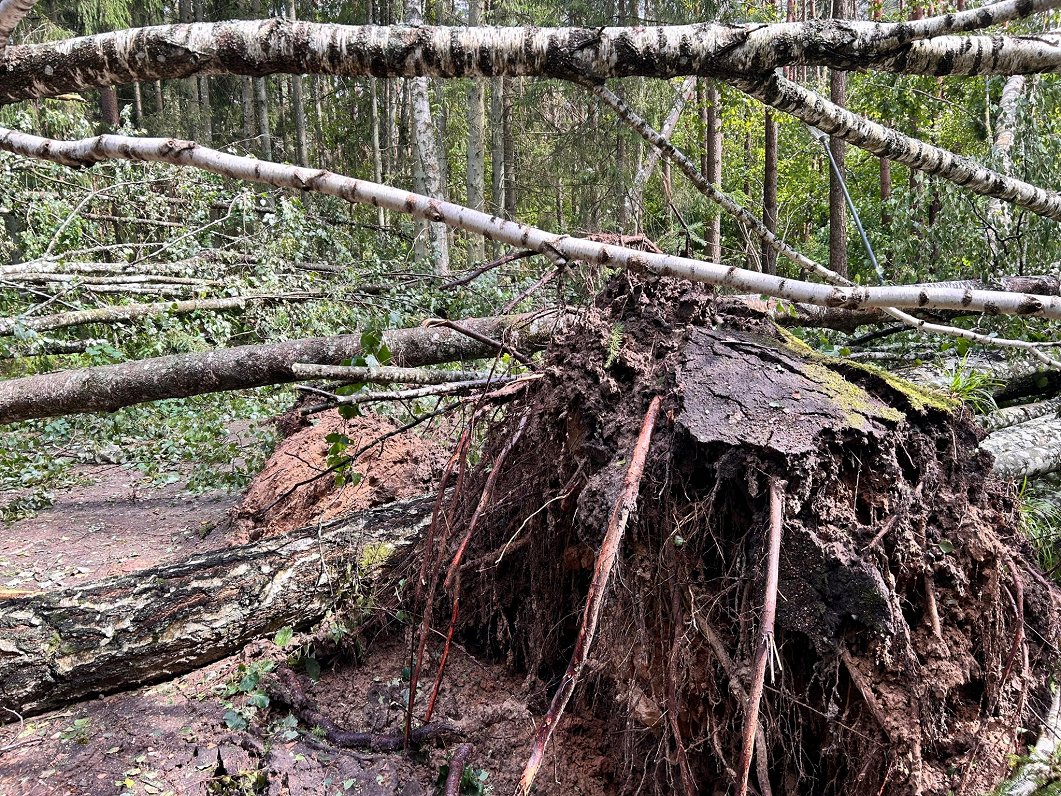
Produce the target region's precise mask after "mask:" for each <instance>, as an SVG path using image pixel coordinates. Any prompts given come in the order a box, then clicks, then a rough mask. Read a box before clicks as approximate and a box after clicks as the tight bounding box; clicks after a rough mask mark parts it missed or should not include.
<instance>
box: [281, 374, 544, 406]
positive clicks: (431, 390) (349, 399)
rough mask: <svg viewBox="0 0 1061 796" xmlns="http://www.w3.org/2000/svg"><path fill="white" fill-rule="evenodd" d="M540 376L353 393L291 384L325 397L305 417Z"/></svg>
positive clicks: (499, 377) (296, 387)
mask: <svg viewBox="0 0 1061 796" xmlns="http://www.w3.org/2000/svg"><path fill="white" fill-rule="evenodd" d="M536 378H540V376H538V375H537V374H533V373H531V374H524V375H522V376H492V377H489V378H485V379H473V380H472V381H454V382H450V383H448V384H432V385H430V386H428V387H417V388H415V389H411V390H395V391H394V392H362V393H355V394H354V395H336V394H334V393H330V392H328V391H326V390H321V389H318V388H317V387H312V386H310V385H308V384H298V385H295V389H296V390H301V391H303V392H311V393H314V394H315V395H322V396H324V397H326V398H327V399H328V401H327V402H326V403H323V404H314V405H313V406H307V407H306V408H305V409H303V410H301V414H302V415H303V416H309V415H314V414H317V413H318V412H323V411H325V410H328V409H332V408H334V407H336V406H360V405H361V404H368V403H378V402H380V401H410V400H414V399H417V398H430V397H432V396H435V395H454V394H456V393H462V392H467V391H469V390H476V389H479V388H480V387H496V386H500V385H505V384H512V383H513V382H516V381H527V380H530V379H536Z"/></svg>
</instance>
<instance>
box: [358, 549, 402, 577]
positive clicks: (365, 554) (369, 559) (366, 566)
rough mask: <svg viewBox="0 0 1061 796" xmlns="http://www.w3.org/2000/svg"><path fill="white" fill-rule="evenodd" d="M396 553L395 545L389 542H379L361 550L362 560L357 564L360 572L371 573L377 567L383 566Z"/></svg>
mask: <svg viewBox="0 0 1061 796" xmlns="http://www.w3.org/2000/svg"><path fill="white" fill-rule="evenodd" d="M393 552H394V545H392V544H390V543H388V542H379V543H378V544H367V545H365V546H364V547H363V548H362V549H361V558H360V560H359V561H358V562H357V565H358V571H360V572H361V573H362V574H363V573H366V572H369V571H370V570H372V569H374V568H375V567H376V566H378V565H380V564H382V563H383V562H384V561H386V560H387V559H388V558H390V554H391V553H393Z"/></svg>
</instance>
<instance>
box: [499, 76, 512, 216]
mask: <svg viewBox="0 0 1061 796" xmlns="http://www.w3.org/2000/svg"><path fill="white" fill-rule="evenodd" d="M503 85H504V90H503V91H502V114H501V137H502V138H503V139H504V147H505V155H504V158H505V218H509V219H512V218H515V217H516V138H515V134H514V133H513V130H512V103H513V99H514V96H513V95H514V94H515V91H516V83H515V80H514V79H513V78H511V77H506V78H505V79H504V83H503Z"/></svg>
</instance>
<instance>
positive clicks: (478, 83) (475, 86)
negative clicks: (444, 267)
mask: <svg viewBox="0 0 1061 796" xmlns="http://www.w3.org/2000/svg"><path fill="white" fill-rule="evenodd" d="M478 25H479V0H468V27H469V28H475V27H478ZM467 99H468V172H467V192H468V202H467V204H468V207H470V208H471V209H472V210H485V209H486V147H485V144H484V137H483V133H484V129H483V123H484V119H483V116H484V114H485V110H486V109H485V107H484V103H485V99H486V94H485V87H484V84H483V81H482V79H480V78H472V81H471V83H470V84H469V85H468V92H467ZM377 182H378V180H377ZM485 248H486V247H485V246H484V244H483V240H482V238H480V237H479V236H478V235H473V236H472V237H471V238H470V239H469V240H468V265H469V266H475V265H477V264H479V263H481V262H482V261H483V260H485V259H486V250H485Z"/></svg>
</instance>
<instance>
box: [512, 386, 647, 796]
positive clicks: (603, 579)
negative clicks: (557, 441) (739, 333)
mask: <svg viewBox="0 0 1061 796" xmlns="http://www.w3.org/2000/svg"><path fill="white" fill-rule="evenodd" d="M661 403H662V400H661V399H660V397H659V396H658V395H657V396H656V397H655V398H653V399H652V402H651V403H650V404H649V405H648V411H647V412H645V419H644V422H643V423H642V424H641V433H640V434H639V435H638V437H637V444H636V445H634V451H633V454H632V455H631V456H630V464H629V465H628V466H627V468H626V477H625V478H624V479H623V491H622V492H621V493H620V495H619V499H618V500H617V501H616V502H615V506H614V507H613V508H612V513H611V517H610V518H609V520H608V530H607V532H606V533H605V534H604V541H603V542H602V543H601V549H600V553H598V555H597V562H596V564H595V565H594V567H593V580H592V581H591V582H590V585H589V593H588V594H587V595H586V606H585V609H584V610H583V613H582V623H581V624H580V625H579V629H578V636H577V637H576V639H575V649H574V652H572V653H571V662H570V663H569V664H568V666H567V671H566V672H564V677H563V679H562V680H561V681H560V687H559V688H558V689H557V691H556V694H554V695H553V701H552V703H551V704H550V705H549V710H548V712H547V713H546V714H545V718H543V719H542V721H541V723H540V724H539V725H538V730H537V732H536V733H535V734H534V746H533V747H532V749H531V755H530V759H529V760H527V765H526V766H525V767H524V769H523V776H522V777H520V781H519V789H520V792H522V793H523V796H529V794H530V791H531V787H532V786H533V785H534V779H535V777H536V776H537V774H538V769H539V768H541V765H542V760H543V759H544V758H545V749H546V747H547V746H548V744H549V739H550V738H552V735H553V731H554V730H555V729H556V727H557V725H558V724H559V723H560V719H561V718H562V717H563V714H564V708H566V707H567V703H568V700H570V699H571V694H572V693H573V692H574V690H575V686H576V685H577V684H578V681H579V677H580V676H581V674H582V669H583V667H584V666H585V664H586V660H587V658H588V657H589V650H590V646H591V645H592V644H593V638H594V636H595V635H596V633H597V623H598V622H599V620H600V614H601V608H602V607H603V606H604V596H605V593H606V592H607V589H608V581H609V580H610V578H611V574H612V570H614V569H615V561H616V559H617V558H618V556H619V547H620V545H621V544H622V541H623V533H624V532H625V531H626V523H627V520H628V519H629V518H630V513H631V512H632V511H633V510H634V507H635V505H636V504H637V494H638V492H639V491H640V486H641V477H642V475H643V473H644V470H645V460H646V459H647V458H648V450H649V446H650V445H651V443H652V432H653V430H654V429H655V427H656V418H657V417H659V409H660V405H661Z"/></svg>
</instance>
